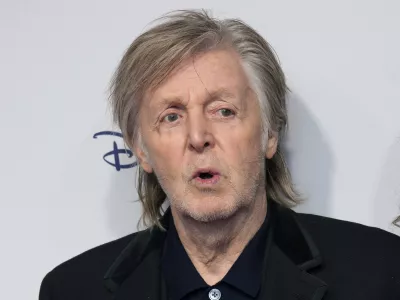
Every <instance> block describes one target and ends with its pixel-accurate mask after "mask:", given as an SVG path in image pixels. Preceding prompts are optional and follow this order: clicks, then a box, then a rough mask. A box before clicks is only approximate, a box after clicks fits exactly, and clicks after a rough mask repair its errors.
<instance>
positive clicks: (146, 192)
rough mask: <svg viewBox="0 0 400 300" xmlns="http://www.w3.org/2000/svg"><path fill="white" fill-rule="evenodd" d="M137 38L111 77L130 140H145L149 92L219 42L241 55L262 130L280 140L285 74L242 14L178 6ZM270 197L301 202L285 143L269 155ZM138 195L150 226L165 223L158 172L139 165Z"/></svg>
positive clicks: (115, 105) (119, 118) (117, 117)
mask: <svg viewBox="0 0 400 300" xmlns="http://www.w3.org/2000/svg"><path fill="white" fill-rule="evenodd" d="M157 21H160V23H159V24H157V25H155V26H153V27H152V28H150V29H149V30H147V31H146V32H144V33H142V34H141V35H140V36H139V37H137V38H136V39H135V40H134V41H133V42H132V44H131V45H130V46H129V48H128V49H127V51H126V52H125V54H124V56H123V58H122V60H121V62H120V64H119V66H118V68H117V70H116V72H115V74H114V77H113V79H112V82H111V95H110V103H111V106H112V111H113V118H114V121H115V122H116V123H117V125H118V126H119V127H120V128H121V132H122V135H123V138H124V141H125V143H126V144H127V145H128V146H129V147H130V148H131V149H133V148H134V145H141V146H142V147H143V144H142V143H141V137H140V133H139V131H140V130H139V123H138V119H139V118H138V114H139V111H140V106H141V101H143V99H144V95H145V93H148V92H149V91H152V90H154V89H156V88H157V87H158V86H159V85H160V84H161V83H162V82H163V81H164V80H165V79H166V78H167V77H168V75H169V74H171V72H172V71H174V70H175V69H176V68H177V66H178V65H179V64H180V63H181V62H183V61H184V60H186V59H188V58H191V57H194V56H195V55H197V54H201V53H204V52H206V51H209V50H212V49H215V48H217V47H230V48H231V49H234V50H235V51H236V52H237V53H238V54H239V56H240V57H241V61H242V65H243V68H244V70H245V72H246V74H247V76H248V78H249V81H250V82H251V86H252V89H253V91H254V92H255V94H256V95H257V98H258V101H259V105H260V113H261V120H262V129H263V137H262V140H263V145H266V142H267V141H268V136H275V137H277V138H278V140H281V139H282V137H283V135H284V133H285V131H286V127H287V109H286V95H287V92H288V87H287V85H286V80H285V76H284V73H283V71H282V69H281V67H280V64H279V61H278V59H277V57H276V55H275V53H274V51H273V49H272V47H271V46H270V45H269V44H268V43H267V42H266V41H265V40H264V39H263V38H262V37H261V35H260V34H258V33H257V32H256V31H255V30H254V29H253V28H251V27H250V26H249V25H247V24H245V23H244V22H243V21H241V20H238V19H223V20H219V19H216V18H213V17H212V16H211V15H210V14H209V13H208V12H206V11H204V10H199V11H198V10H179V11H174V12H171V13H168V14H166V15H164V16H163V17H161V18H160V19H158V20H157ZM265 172H266V173H265V175H266V176H265V180H266V186H268V188H267V198H271V199H272V200H274V201H277V202H279V203H280V204H282V205H285V206H288V207H292V206H294V205H296V204H297V203H299V202H300V201H301V198H300V196H299V194H298V192H297V191H296V190H295V188H294V186H293V183H292V180H291V175H290V172H289V170H288V167H287V165H286V161H285V158H284V156H283V153H282V149H281V144H280V143H278V149H277V152H276V154H275V155H274V157H273V158H272V159H266V160H265ZM137 190H138V194H139V199H140V201H141V203H142V205H143V214H142V221H143V222H144V224H145V225H157V226H160V222H159V219H160V217H161V216H162V205H163V203H164V201H165V198H166V194H165V192H164V191H163V190H162V188H161V186H160V184H159V182H158V180H157V178H156V175H155V174H154V173H151V174H149V173H146V172H145V171H144V170H143V169H142V168H141V167H139V176H138V186H137Z"/></svg>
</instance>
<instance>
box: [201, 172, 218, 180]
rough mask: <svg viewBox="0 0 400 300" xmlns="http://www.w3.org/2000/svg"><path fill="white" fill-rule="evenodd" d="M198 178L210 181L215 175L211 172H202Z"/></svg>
mask: <svg viewBox="0 0 400 300" xmlns="http://www.w3.org/2000/svg"><path fill="white" fill-rule="evenodd" d="M198 177H200V179H210V178H213V177H214V174H211V173H209V172H201V173H200V174H199V175H198Z"/></svg>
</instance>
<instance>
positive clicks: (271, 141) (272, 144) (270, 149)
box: [265, 134, 278, 159]
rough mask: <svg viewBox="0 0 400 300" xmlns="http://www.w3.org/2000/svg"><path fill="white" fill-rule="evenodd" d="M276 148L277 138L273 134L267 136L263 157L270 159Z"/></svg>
mask: <svg viewBox="0 0 400 300" xmlns="http://www.w3.org/2000/svg"><path fill="white" fill-rule="evenodd" d="M277 149H278V138H277V136H276V135H275V134H271V135H270V136H268V143H267V150H266V152H265V157H266V158H268V159H271V158H272V157H273V156H274V155H275V153H276V150H277Z"/></svg>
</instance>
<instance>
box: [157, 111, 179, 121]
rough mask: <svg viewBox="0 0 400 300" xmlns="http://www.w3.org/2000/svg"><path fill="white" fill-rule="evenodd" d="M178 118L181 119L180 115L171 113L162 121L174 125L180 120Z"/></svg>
mask: <svg viewBox="0 0 400 300" xmlns="http://www.w3.org/2000/svg"><path fill="white" fill-rule="evenodd" d="M178 118H179V116H178V114H176V113H171V114H168V115H166V116H164V117H163V118H162V119H161V122H167V123H173V122H175V121H176V120H178Z"/></svg>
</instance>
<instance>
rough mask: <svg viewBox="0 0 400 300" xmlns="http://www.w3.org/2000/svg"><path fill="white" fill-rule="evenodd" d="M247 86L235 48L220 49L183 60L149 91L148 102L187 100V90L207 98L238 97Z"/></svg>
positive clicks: (151, 103)
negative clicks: (201, 93) (200, 93)
mask: <svg viewBox="0 0 400 300" xmlns="http://www.w3.org/2000/svg"><path fill="white" fill-rule="evenodd" d="M248 85H249V82H248V78H247V76H246V73H245V71H244V69H243V66H242V61H241V59H240V57H239V55H238V54H237V53H236V52H235V51H234V50H230V49H218V50H212V51H208V52H206V53H203V54H200V55H197V56H195V57H191V58H189V59H186V60H184V61H183V62H182V63H181V64H179V65H178V66H177V67H176V68H175V69H174V70H173V71H172V72H171V73H170V74H169V76H167V77H166V79H165V80H164V81H163V82H162V83H161V84H160V85H158V86H157V87H155V88H153V89H151V90H149V91H148V93H147V94H146V97H145V98H146V101H145V102H146V104H147V106H149V107H150V108H153V107H154V106H159V105H163V103H165V102H166V101H168V100H170V99H172V100H173V99H175V100H178V99H179V100H180V101H187V100H188V99H187V98H188V96H187V95H188V92H203V93H204V95H203V96H204V97H207V98H210V97H217V96H218V97H222V98H224V99H228V98H235V97H236V98H238V97H240V95H241V94H242V93H244V92H245V91H246V88H247V87H248Z"/></svg>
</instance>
